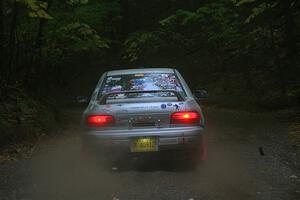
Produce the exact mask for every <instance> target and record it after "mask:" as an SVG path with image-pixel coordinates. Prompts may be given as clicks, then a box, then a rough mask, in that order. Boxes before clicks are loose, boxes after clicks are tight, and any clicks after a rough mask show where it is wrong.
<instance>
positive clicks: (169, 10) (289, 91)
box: [0, 0, 300, 138]
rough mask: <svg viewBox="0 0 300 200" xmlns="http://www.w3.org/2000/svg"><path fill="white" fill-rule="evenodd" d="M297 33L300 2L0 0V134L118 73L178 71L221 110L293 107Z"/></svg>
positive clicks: (297, 90) (299, 70)
mask: <svg viewBox="0 0 300 200" xmlns="http://www.w3.org/2000/svg"><path fill="white" fill-rule="evenodd" d="M299 29H300V1H299V0H204V1H203V0H186V1H182V0H41V1H37V0H1V1H0V48H1V54H0V62H1V68H0V72H1V74H0V82H1V85H0V98H1V105H0V112H1V114H0V115H1V116H0V120H1V121H0V126H1V128H0V129H1V132H2V131H3V130H5V129H7V128H9V127H11V126H13V127H17V126H20V124H26V120H27V119H28V120H29V118H30V119H31V118H33V119H36V120H37V119H38V116H43V115H45V113H46V111H45V110H47V109H44V108H43V107H44V106H45V107H49V105H50V107H57V106H56V105H57V102H63V101H65V102H68V101H70V99H73V98H74V96H75V95H79V94H89V93H91V91H92V89H93V87H94V86H95V83H96V82H97V80H98V78H99V77H100V75H101V73H102V72H103V71H106V70H112V69H119V68H135V67H176V68H178V69H179V70H180V71H181V72H182V73H183V74H184V76H185V77H186V79H187V81H188V82H189V83H190V85H191V87H192V88H201V89H202V88H204V89H207V90H208V91H209V92H210V94H211V95H210V96H211V97H210V98H211V102H214V103H218V104H220V105H223V106H226V105H233V106H235V105H243V106H250V105H255V106H260V107H263V108H270V109H274V108H283V107H287V106H299V104H300V87H299V86H300V78H299V75H300V58H299V48H300V47H299V44H300V41H299V40H300V37H299V36H300V30H299ZM41 102H42V103H41ZM43 111H45V113H43ZM20 113H21V114H20ZM26 113H31V114H29V115H30V117H24V116H27V115H26ZM32 113H36V114H32ZM23 115H24V116H23ZM21 116H23V117H21ZM37 121H38V120H37ZM0 135H3V134H2V133H1V134H0ZM16 137H18V136H16ZM8 138H9V137H8Z"/></svg>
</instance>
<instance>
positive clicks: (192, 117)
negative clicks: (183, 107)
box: [171, 111, 200, 124]
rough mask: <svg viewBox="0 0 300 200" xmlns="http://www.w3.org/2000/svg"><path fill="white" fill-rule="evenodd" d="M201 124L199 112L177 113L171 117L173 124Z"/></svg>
mask: <svg viewBox="0 0 300 200" xmlns="http://www.w3.org/2000/svg"><path fill="white" fill-rule="evenodd" d="M199 122H200V115H199V113H198V112H194V111H188V112H175V113H172V115H171V124H195V123H199Z"/></svg>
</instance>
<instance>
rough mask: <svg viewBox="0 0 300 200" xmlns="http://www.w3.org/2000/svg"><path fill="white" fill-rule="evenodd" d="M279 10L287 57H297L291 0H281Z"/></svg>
mask: <svg viewBox="0 0 300 200" xmlns="http://www.w3.org/2000/svg"><path fill="white" fill-rule="evenodd" d="M280 2H281V9H282V14H283V17H284V26H285V40H286V44H287V54H288V56H294V55H297V53H298V49H297V37H296V25H295V20H294V16H293V11H292V8H291V3H292V0H281V1H280Z"/></svg>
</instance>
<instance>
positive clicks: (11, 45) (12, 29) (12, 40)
mask: <svg viewBox="0 0 300 200" xmlns="http://www.w3.org/2000/svg"><path fill="white" fill-rule="evenodd" d="M18 13H19V4H18V2H17V1H15V2H14V10H13V16H12V21H11V27H10V32H9V41H8V51H9V54H8V64H7V76H6V77H5V78H6V80H7V82H9V81H10V80H9V79H10V75H11V74H10V73H11V71H12V65H13V60H14V51H15V31H16V26H17V17H18Z"/></svg>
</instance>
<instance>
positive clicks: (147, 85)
mask: <svg viewBox="0 0 300 200" xmlns="http://www.w3.org/2000/svg"><path fill="white" fill-rule="evenodd" d="M153 90H155V91H157V90H175V91H177V92H179V93H181V95H184V96H185V92H184V90H183V87H182V85H181V83H180V81H179V80H178V78H177V76H176V75H175V74H174V73H138V74H123V75H113V76H107V77H106V78H105V80H104V82H103V84H102V86H101V89H100V95H101V94H104V93H109V92H116V94H114V95H111V96H110V97H109V98H108V99H122V98H141V97H174V96H175V94H174V93H173V92H150V91H153ZM122 91H149V93H147V92H146V93H145V92H143V93H131V94H130V95H129V94H128V95H127V94H124V93H120V94H118V93H117V92H122Z"/></svg>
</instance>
